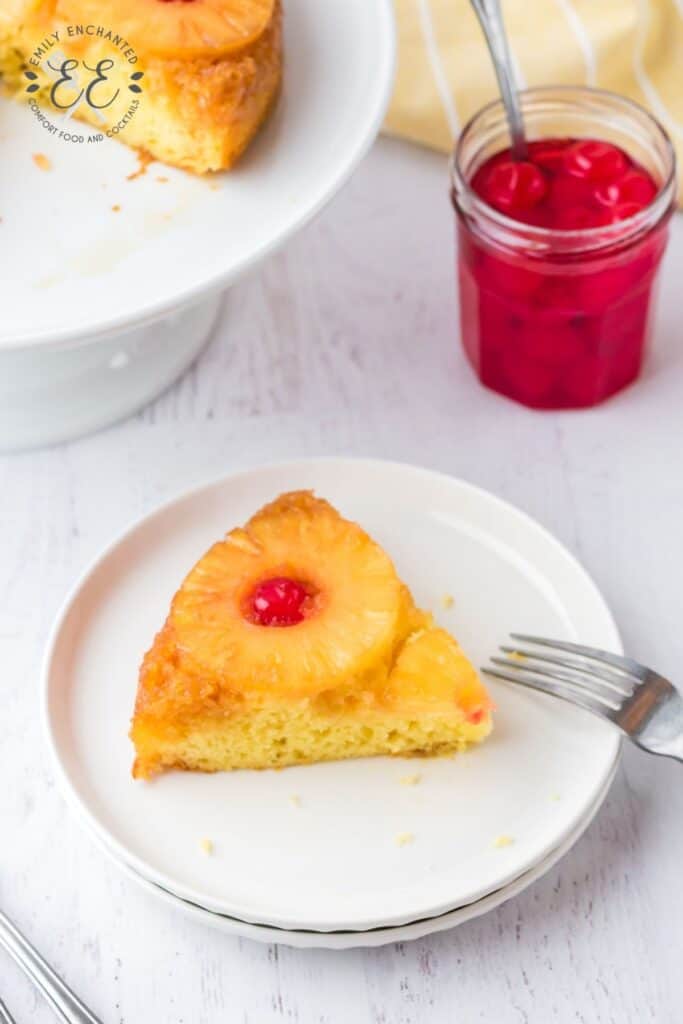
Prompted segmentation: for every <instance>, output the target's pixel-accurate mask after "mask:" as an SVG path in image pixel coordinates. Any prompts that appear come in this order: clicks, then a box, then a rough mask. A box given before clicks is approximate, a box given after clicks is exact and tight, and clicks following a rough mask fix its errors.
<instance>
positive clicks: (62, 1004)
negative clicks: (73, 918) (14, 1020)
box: [0, 911, 102, 1024]
mask: <svg viewBox="0 0 683 1024" xmlns="http://www.w3.org/2000/svg"><path fill="white" fill-rule="evenodd" d="M0 945H2V946H4V948H5V949H6V950H7V952H8V953H9V954H10V956H11V957H12V958H13V959H14V960H16V962H17V963H18V964H19V966H20V967H22V968H23V969H24V971H25V973H26V974H27V975H28V977H29V978H30V979H31V981H32V982H33V983H34V985H35V986H36V988H38V989H39V991H40V992H41V993H42V994H43V995H44V996H45V998H46V999H47V1001H48V1003H49V1004H50V1006H51V1007H52V1009H53V1010H54V1011H55V1013H56V1014H57V1016H58V1017H59V1019H60V1020H62V1021H64V1022H65V1024H102V1022H101V1021H100V1020H99V1018H98V1017H95V1015H94V1014H92V1013H91V1012H90V1010H89V1009H88V1007H87V1006H84V1005H83V1003H82V1002H81V1001H80V999H79V998H78V996H76V995H75V994H74V993H73V992H72V991H71V989H70V988H69V987H68V985H65V984H64V982H63V981H62V979H61V978H60V977H58V976H57V975H56V974H55V972H54V971H53V970H52V968H51V967H50V965H49V964H48V963H46V961H45V960H43V958H42V956H41V955H40V953H38V952H37V951H36V950H35V949H34V948H33V946H32V945H31V944H30V943H29V942H28V941H27V940H26V939H25V938H24V936H23V935H22V934H21V932H20V931H19V930H18V929H17V928H16V927H15V926H14V925H13V924H12V922H11V921H10V920H9V918H8V917H6V916H5V915H4V914H3V913H2V911H0Z"/></svg>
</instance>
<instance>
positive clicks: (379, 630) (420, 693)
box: [130, 491, 492, 778]
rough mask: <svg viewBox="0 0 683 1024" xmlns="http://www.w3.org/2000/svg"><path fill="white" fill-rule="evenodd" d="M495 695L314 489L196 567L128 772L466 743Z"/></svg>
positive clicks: (152, 660) (140, 700) (486, 727)
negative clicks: (487, 689) (317, 495)
mask: <svg viewBox="0 0 683 1024" xmlns="http://www.w3.org/2000/svg"><path fill="white" fill-rule="evenodd" d="M491 708H492V704H491V701H490V699H489V696H488V694H487V692H486V690H485V689H484V686H483V684H482V683H481V681H480V679H479V677H478V675H477V673H476V672H475V670H474V668H473V667H472V665H471V664H470V662H469V661H468V660H467V658H466V657H465V655H464V654H463V652H462V650H461V649H460V647H459V646H458V644H457V643H456V641H455V640H454V639H453V638H452V637H451V636H450V635H449V634H448V633H447V632H446V631H445V630H444V629H440V628H438V627H437V626H436V625H435V624H434V622H433V620H432V618H431V616H430V615H429V614H428V613H426V612H423V611H420V610H419V609H418V608H416V606H415V604H414V602H413V599H412V597H411V594H410V592H409V590H408V588H407V587H406V586H405V584H403V583H402V582H401V580H400V579H399V577H398V575H397V573H396V570H395V568H394V566H393V564H392V562H391V560H390V558H389V557H388V555H387V554H386V553H385V552H384V551H383V550H382V548H381V547H380V546H379V545H378V544H376V543H375V542H374V541H373V540H372V539H371V538H370V537H369V536H368V534H367V533H365V531H364V530H362V529H361V527H360V526H358V525H356V524H355V523H352V522H349V521H348V520H346V519H343V518H342V516H341V515H340V514H339V513H338V512H337V511H336V510H335V509H334V508H333V507H332V506H331V505H330V504H328V502H326V501H324V500H322V499H321V498H318V497H316V496H314V495H313V494H312V493H310V492H308V491H297V492H293V493H290V494H283V495H281V497H279V498H278V499H277V500H276V501H274V502H272V503H271V504H269V505H266V506H265V508H263V509H261V511H260V512H258V513H257V514H256V515H254V516H253V517H252V518H251V519H250V520H249V522H248V523H247V524H246V526H245V527H244V528H238V529H234V530H232V531H231V532H230V533H228V534H227V535H226V537H225V538H224V539H223V540H221V541H219V542H218V543H217V544H214V545H213V547H212V548H211V549H210V550H209V551H208V552H207V553H206V554H205V555H204V557H203V558H201V559H200V561H199V562H198V563H197V564H196V565H195V567H194V568H193V569H192V570H191V572H190V573H189V575H188V576H187V578H186V579H185V581H184V582H183V584H182V586H181V587H180V590H179V591H178V592H177V593H176V595H175V597H174V598H173V602H172V604H171V610H170V613H169V615H168V618H167V619H166V622H165V624H164V626H163V628H162V629H161V631H160V632H159V634H158V635H157V637H156V639H155V641H154V644H153V646H152V648H151V650H150V651H148V653H147V654H146V655H145V658H144V660H143V663H142V667H141V669H140V679H139V685H138V694H137V700H136V704H135V713H134V717H133V723H132V728H131V734H130V735H131V738H132V740H133V743H134V745H135V751H136V759H135V764H134V767H133V774H134V775H135V776H136V777H137V778H148V777H150V776H152V775H154V774H156V773H158V772H161V771H163V770H165V769H168V768H183V769H188V770H199V771H208V772H211V771H221V770H229V769H233V768H272V767H280V766H284V765H292V764H305V763H312V762H316V761H326V760H335V759H339V758H349V757H365V756H369V755H374V754H436V753H446V752H450V751H459V750H462V749H464V748H465V747H467V746H468V745H469V744H471V743H477V742H479V741H481V740H483V739H484V738H485V737H486V736H487V735H488V733H489V732H490V730H491Z"/></svg>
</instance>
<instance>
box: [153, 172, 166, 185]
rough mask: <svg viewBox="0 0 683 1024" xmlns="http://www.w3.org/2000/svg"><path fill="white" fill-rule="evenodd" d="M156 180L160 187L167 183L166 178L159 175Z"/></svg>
mask: <svg viewBox="0 0 683 1024" xmlns="http://www.w3.org/2000/svg"><path fill="white" fill-rule="evenodd" d="M156 180H157V181H158V182H159V184H160V185H165V184H166V182H167V181H168V178H165V177H164V175H163V174H159V175H157V179H156Z"/></svg>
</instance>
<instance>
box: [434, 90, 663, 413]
mask: <svg viewBox="0 0 683 1024" xmlns="http://www.w3.org/2000/svg"><path fill="white" fill-rule="evenodd" d="M520 95H521V102H522V110H523V114H524V123H525V126H526V131H527V135H528V138H529V140H536V139H546V138H554V139H557V138H561V139H581V138H591V139H599V140H601V141H604V142H610V143H613V144H615V145H617V146H619V147H620V148H621V149H622V150H623V151H624V152H626V153H627V154H628V155H629V156H630V157H631V158H632V159H633V160H634V161H635V162H636V163H638V164H640V165H641V167H643V168H644V169H645V170H646V171H648V172H649V173H650V174H651V175H652V177H653V179H654V181H655V182H656V183H657V185H658V186H659V191H658V192H657V194H656V196H655V198H654V199H653V200H652V202H651V203H650V204H649V206H646V207H645V208H644V209H642V210H640V212H638V213H636V214H635V215H633V216H631V217H629V218H628V219H626V220H622V221H618V222H617V223H614V224H610V225H608V226H601V227H590V228H583V229H581V230H558V229H554V228H545V227H536V226H531V225H528V224H523V223H520V222H518V221H516V220H513V219H511V218H509V217H507V216H505V215H504V214H502V213H500V212H498V211H497V210H495V209H494V208H493V207H491V206H489V205H488V203H486V202H485V201H484V200H483V199H481V198H480V197H479V196H477V195H476V194H475V193H474V191H473V190H472V189H471V188H470V184H469V183H470V182H471V180H472V176H473V175H474V173H475V172H476V171H477V169H478V168H479V167H480V166H481V165H482V164H483V163H484V162H485V161H486V160H487V159H488V158H489V157H491V156H493V155H494V154H496V153H498V152H500V151H501V150H503V149H505V148H506V147H508V146H509V145H510V138H509V133H508V128H507V123H506V120H505V113H504V110H503V105H502V103H501V102H500V101H497V102H494V103H491V104H489V105H488V106H486V107H484V108H483V109H482V110H480V111H479V113H478V114H476V115H475V116H474V117H473V118H472V120H471V121H470V122H469V124H468V125H467V126H466V127H465V129H464V130H463V132H462V134H461V136H460V139H459V141H458V143H457V145H456V148H455V151H454V154H453V158H452V162H451V186H452V193H451V194H452V198H453V204H454V206H455V210H456V221H457V234H458V281H459V295H460V321H461V332H462V341H463V345H464V348H465V351H466V353H467V356H468V358H469V360H470V362H471V364H472V366H473V367H474V369H475V370H476V372H477V374H478V375H479V379H480V380H481V382H482V383H483V384H485V385H486V386H487V387H490V388H492V389H493V390H494V391H498V392H500V393H501V394H503V395H507V396H508V397H509V398H513V399H516V400H517V401H518V402H522V403H523V404H524V405H528V406H531V407H533V408H538V409H563V408H565V409H568V408H580V407H584V406H591V405H596V404H597V403H599V402H602V401H604V400H605V399H606V398H608V397H609V396H610V395H613V394H615V393H616V392H617V391H620V390H621V389H622V388H624V387H626V386H627V385H628V384H631V383H632V382H633V381H634V380H635V379H636V378H637V377H638V375H639V373H640V369H641V366H642V362H643V355H644V352H645V349H646V343H647V340H648V335H649V332H650V325H651V322H652V312H653V301H654V300H653V292H654V286H655V282H656V278H657V271H658V268H659V264H660V261H661V258H662V255H663V253H664V250H665V248H666V243H667V235H668V221H669V218H670V216H671V213H672V210H673V208H674V201H675V192H676V182H675V156H674V151H673V148H672V145H671V142H670V140H669V138H668V136H667V134H666V132H665V131H664V129H663V128H662V127H661V125H660V124H659V123H658V122H657V121H656V120H655V119H654V118H653V117H652V116H651V115H650V114H648V113H647V112H646V111H645V110H643V109H642V108H641V107H639V106H638V105H637V104H635V103H632V102H631V101H630V100H627V99H624V98H623V97H621V96H617V95H614V94H612V93H608V92H604V91H602V90H599V89H589V88H578V87H571V86H570V87H560V86H557V87H548V88H542V89H529V90H526V91H525V92H522V93H521V94H520Z"/></svg>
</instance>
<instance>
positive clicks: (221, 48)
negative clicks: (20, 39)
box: [55, 0, 275, 60]
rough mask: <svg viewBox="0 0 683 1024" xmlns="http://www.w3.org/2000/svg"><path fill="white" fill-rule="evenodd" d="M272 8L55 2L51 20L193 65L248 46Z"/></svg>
mask: <svg viewBox="0 0 683 1024" xmlns="http://www.w3.org/2000/svg"><path fill="white" fill-rule="evenodd" d="M274 8H275V0H190V2H183V0H166V2H164V0H57V2H56V7H55V14H56V17H57V18H58V19H60V20H63V21H66V22H70V23H72V24H87V23H89V22H90V23H94V24H96V25H103V26H105V27H106V28H108V29H111V30H112V32H116V33H118V34H119V35H121V36H123V37H125V39H127V41H128V42H129V43H130V45H131V46H132V47H133V48H134V49H135V50H137V52H138V53H145V54H149V55H152V56H158V57H167V58H177V59H178V60H195V59H198V58H202V57H210V58H214V57H224V56H225V55H226V54H229V53H235V52H237V51H239V50H241V49H243V48H245V47H248V46H250V45H251V44H252V43H254V42H255V41H256V40H257V39H258V38H259V36H261V35H262V34H263V32H265V30H266V29H267V28H268V26H269V25H270V22H271V20H272V18H273V13H274Z"/></svg>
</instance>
